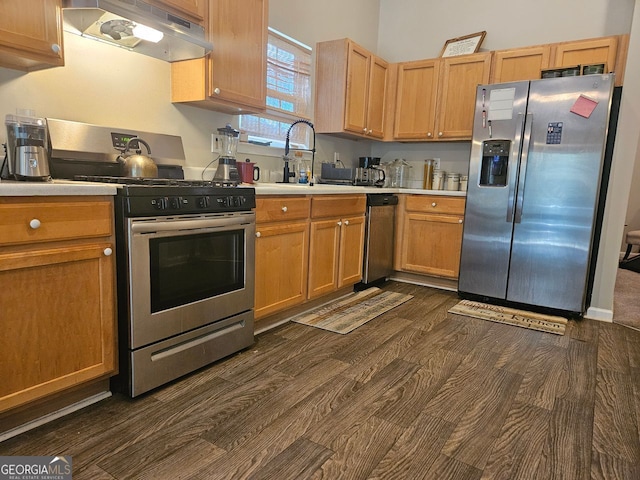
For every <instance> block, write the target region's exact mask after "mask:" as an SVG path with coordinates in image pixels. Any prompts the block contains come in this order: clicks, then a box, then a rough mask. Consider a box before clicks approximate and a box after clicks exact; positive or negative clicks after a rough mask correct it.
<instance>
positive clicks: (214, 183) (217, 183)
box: [73, 175, 238, 187]
mask: <svg viewBox="0 0 640 480" xmlns="http://www.w3.org/2000/svg"><path fill="white" fill-rule="evenodd" d="M73 179H74V180H77V181H82V182H99V183H117V184H120V185H148V186H157V185H160V186H165V185H169V186H173V185H176V186H182V187H237V186H238V182H233V181H221V180H185V179H182V178H141V177H110V176H106V175H75V176H74V177H73Z"/></svg>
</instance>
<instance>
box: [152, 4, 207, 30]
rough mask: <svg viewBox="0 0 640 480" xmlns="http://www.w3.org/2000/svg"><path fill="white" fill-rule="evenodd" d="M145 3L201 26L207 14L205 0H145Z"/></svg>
mask: <svg viewBox="0 0 640 480" xmlns="http://www.w3.org/2000/svg"><path fill="white" fill-rule="evenodd" d="M145 1H146V2H148V3H150V4H152V5H156V6H158V7H160V8H164V9H166V10H168V11H170V12H173V13H175V14H176V15H177V16H179V17H182V18H185V19H187V20H194V21H195V22H196V23H198V24H200V25H203V24H204V20H205V15H206V13H207V11H206V7H207V0H145Z"/></svg>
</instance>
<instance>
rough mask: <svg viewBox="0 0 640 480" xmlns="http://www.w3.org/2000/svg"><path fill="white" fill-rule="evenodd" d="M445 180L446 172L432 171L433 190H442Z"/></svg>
mask: <svg viewBox="0 0 640 480" xmlns="http://www.w3.org/2000/svg"><path fill="white" fill-rule="evenodd" d="M446 180H447V172H445V171H444V170H438V169H436V170H434V171H433V185H432V189H433V190H444V187H445V182H446Z"/></svg>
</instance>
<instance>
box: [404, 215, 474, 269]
mask: <svg viewBox="0 0 640 480" xmlns="http://www.w3.org/2000/svg"><path fill="white" fill-rule="evenodd" d="M461 246H462V217H460V216H453V215H428V214H418V213H407V214H406V215H405V219H404V230H403V239H402V252H401V268H402V270H406V271H409V272H417V273H424V274H428V275H436V276H439V277H449V278H458V272H459V269H460V249H461Z"/></svg>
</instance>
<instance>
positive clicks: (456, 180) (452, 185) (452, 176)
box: [446, 173, 460, 192]
mask: <svg viewBox="0 0 640 480" xmlns="http://www.w3.org/2000/svg"><path fill="white" fill-rule="evenodd" d="M459 188H460V174H459V173H449V174H448V175H447V188H446V189H447V190H451V191H456V192H457V191H458V189H459Z"/></svg>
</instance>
